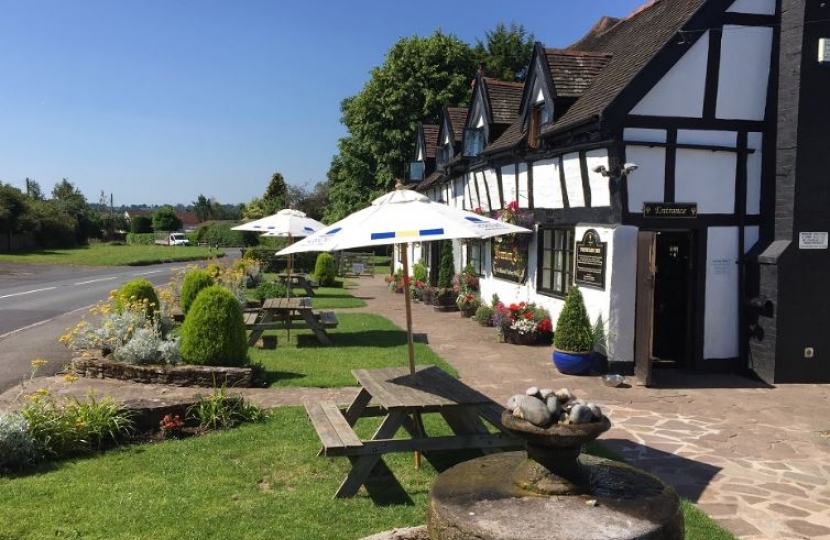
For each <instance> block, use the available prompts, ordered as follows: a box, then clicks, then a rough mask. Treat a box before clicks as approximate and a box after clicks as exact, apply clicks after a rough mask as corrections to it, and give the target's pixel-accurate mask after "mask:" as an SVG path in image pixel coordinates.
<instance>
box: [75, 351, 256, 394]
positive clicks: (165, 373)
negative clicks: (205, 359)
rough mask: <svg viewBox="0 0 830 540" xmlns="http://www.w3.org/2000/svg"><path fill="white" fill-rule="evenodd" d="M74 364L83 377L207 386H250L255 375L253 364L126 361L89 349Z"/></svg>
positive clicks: (76, 370) (76, 358) (77, 357)
mask: <svg viewBox="0 0 830 540" xmlns="http://www.w3.org/2000/svg"><path fill="white" fill-rule="evenodd" d="M71 368H72V372H73V373H75V374H76V375H79V376H81V377H90V378H95V379H119V380H122V381H133V382H137V383H144V384H169V385H173V386H201V387H206V388H212V387H214V386H222V385H226V386H228V387H236V388H249V387H251V386H252V378H253V369H252V368H249V367H219V366H190V365H180V366H168V365H160V364H148V365H137V364H126V363H124V362H115V361H112V360H106V359H104V358H101V357H96V356H95V355H90V353H89V352H87V356H76V357H75V358H73V359H72V364H71Z"/></svg>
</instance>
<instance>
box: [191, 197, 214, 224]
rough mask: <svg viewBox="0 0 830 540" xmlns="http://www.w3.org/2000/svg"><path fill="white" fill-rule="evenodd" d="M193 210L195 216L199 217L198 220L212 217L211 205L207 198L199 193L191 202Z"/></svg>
mask: <svg viewBox="0 0 830 540" xmlns="http://www.w3.org/2000/svg"><path fill="white" fill-rule="evenodd" d="M193 211H194V212H196V217H198V218H199V221H207V220H209V219H213V205H211V203H210V201H209V200H208V198H207V197H205V196H204V195H202V194H201V193H200V194H199V196H198V197H197V198H196V200H195V201H194V202H193Z"/></svg>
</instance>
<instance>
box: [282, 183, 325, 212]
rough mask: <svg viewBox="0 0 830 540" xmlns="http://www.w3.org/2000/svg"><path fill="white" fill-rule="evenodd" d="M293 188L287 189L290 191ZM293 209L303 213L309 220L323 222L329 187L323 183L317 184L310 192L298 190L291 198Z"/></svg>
mask: <svg viewBox="0 0 830 540" xmlns="http://www.w3.org/2000/svg"><path fill="white" fill-rule="evenodd" d="M291 189H293V188H289V191H291ZM291 197H292V198H291V202H292V204H293V205H294V208H296V209H297V210H300V211H301V212H305V214H306V215H307V216H308V217H310V218H311V219H316V220H317V221H323V212H324V211H325V209H326V208H327V207H328V206H329V186H328V184H326V183H325V182H318V183H317V184H315V186H314V189H312V190H311V191H310V192H308V191H305V190H300V191H298V192H297V193H295V194H293V195H292V196H291Z"/></svg>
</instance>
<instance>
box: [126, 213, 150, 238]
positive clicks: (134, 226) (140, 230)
mask: <svg viewBox="0 0 830 540" xmlns="http://www.w3.org/2000/svg"><path fill="white" fill-rule="evenodd" d="M130 232H134V233H137V234H145V233H151V232H153V220H152V219H151V218H150V217H148V216H135V217H134V218H132V220H130Z"/></svg>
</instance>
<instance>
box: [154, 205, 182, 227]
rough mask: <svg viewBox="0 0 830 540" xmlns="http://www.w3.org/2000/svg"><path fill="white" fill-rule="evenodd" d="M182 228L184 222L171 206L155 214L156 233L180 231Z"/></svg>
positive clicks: (164, 207) (160, 209)
mask: <svg viewBox="0 0 830 540" xmlns="http://www.w3.org/2000/svg"><path fill="white" fill-rule="evenodd" d="M181 228H182V220H181V219H179V216H177V215H176V211H175V210H173V208H172V207H171V206H162V207H160V208H159V209H158V210H156V211H155V212H153V230H154V231H178V230H179V229H181Z"/></svg>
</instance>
